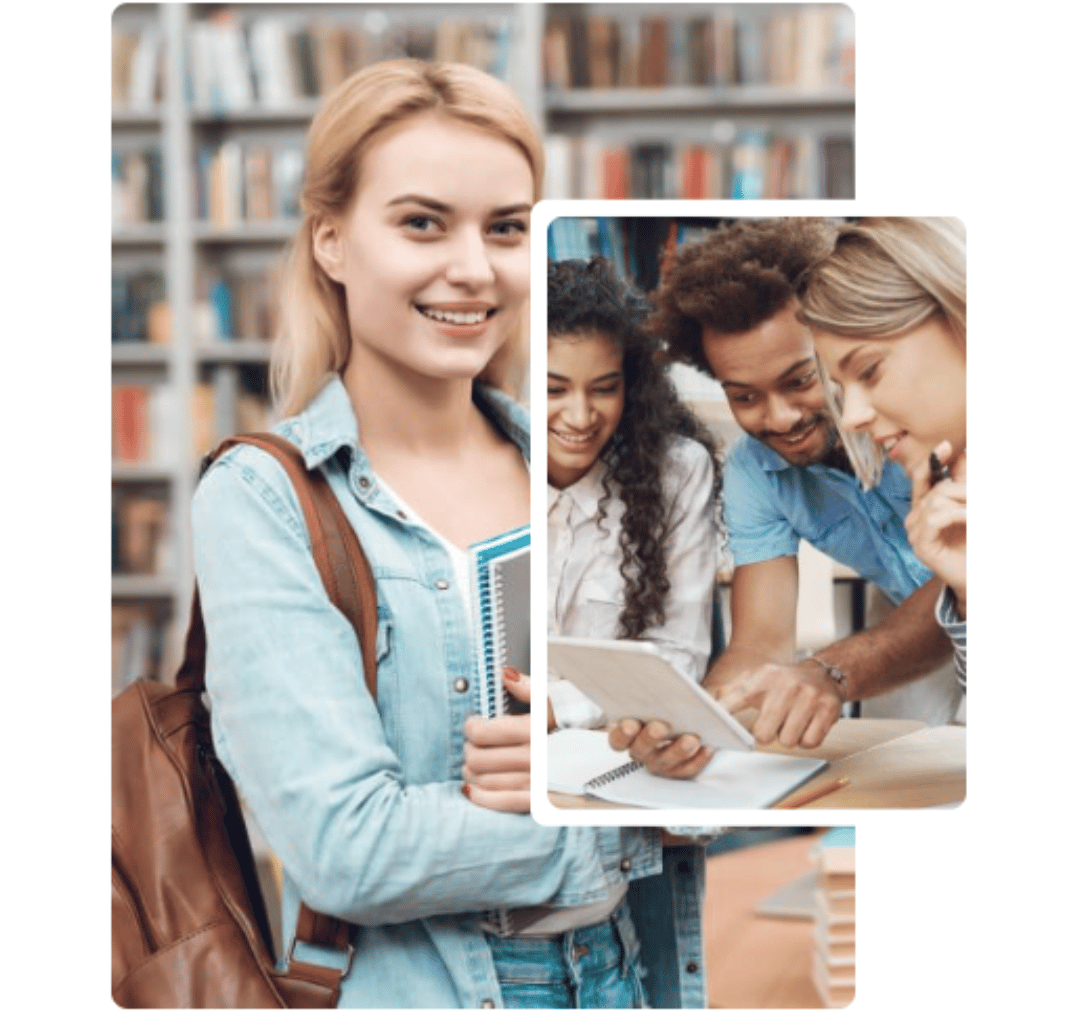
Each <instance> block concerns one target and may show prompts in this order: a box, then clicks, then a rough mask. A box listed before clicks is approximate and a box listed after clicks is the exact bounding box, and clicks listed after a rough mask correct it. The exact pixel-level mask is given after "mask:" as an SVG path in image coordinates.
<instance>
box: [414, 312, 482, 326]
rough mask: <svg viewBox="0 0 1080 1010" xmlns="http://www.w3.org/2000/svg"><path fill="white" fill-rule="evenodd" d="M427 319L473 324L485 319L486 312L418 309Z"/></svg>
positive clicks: (461, 324) (466, 324)
mask: <svg viewBox="0 0 1080 1010" xmlns="http://www.w3.org/2000/svg"><path fill="white" fill-rule="evenodd" d="M420 311H421V313H423V314H424V315H425V316H427V317H428V318H429V319H437V320H438V321H439V322H440V323H454V324H455V325H456V326H470V325H471V326H475V325H476V324H477V323H482V322H483V321H484V320H485V319H487V317H488V314H487V312H443V311H441V310H440V309H420Z"/></svg>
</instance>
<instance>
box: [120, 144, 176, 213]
mask: <svg viewBox="0 0 1080 1010" xmlns="http://www.w3.org/2000/svg"><path fill="white" fill-rule="evenodd" d="M164 219H165V193H164V173H163V170H162V156H161V150H160V149H159V148H157V147H146V148H143V149H141V150H121V149H116V148H114V149H113V152H112V223H113V225H114V226H118V225H119V226H124V225H136V224H145V223H146V222H148V221H163V220H164Z"/></svg>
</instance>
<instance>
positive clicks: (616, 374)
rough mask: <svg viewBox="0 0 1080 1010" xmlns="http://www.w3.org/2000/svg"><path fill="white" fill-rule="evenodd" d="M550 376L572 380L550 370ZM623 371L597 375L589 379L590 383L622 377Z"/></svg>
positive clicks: (567, 380) (557, 379) (555, 378)
mask: <svg viewBox="0 0 1080 1010" xmlns="http://www.w3.org/2000/svg"><path fill="white" fill-rule="evenodd" d="M547 374H548V378H549V379H554V380H555V381H556V382H570V381H571V380H570V379H569V378H568V377H567V376H565V375H559V373H558V372H548V373H547ZM622 374H623V373H622V372H608V373H607V375H600V376H597V378H595V379H590V380H589V385H593V384H594V383H597V382H610V381H611V380H612V379H621V378H622Z"/></svg>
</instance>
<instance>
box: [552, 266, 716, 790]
mask: <svg viewBox="0 0 1080 1010" xmlns="http://www.w3.org/2000/svg"><path fill="white" fill-rule="evenodd" d="M645 315H646V305H645V302H644V299H642V298H641V297H640V296H639V295H637V294H636V293H635V292H634V291H633V290H632V289H630V288H628V287H627V286H626V285H624V284H623V283H622V282H621V281H620V280H619V279H618V277H617V276H616V275H615V272H614V270H613V269H612V267H611V266H610V265H609V264H608V263H607V262H606V261H605V260H603V259H601V258H595V259H593V260H591V261H589V262H585V261H583V260H573V261H565V262H562V263H553V264H551V265H549V267H548V420H547V449H548V632H549V633H550V634H559V635H572V636H577V637H587V638H612V639H614V638H624V639H643V640H648V641H651V642H653V643H654V644H656V645H657V647H658V648H659V649H660V651H661V652H662V653H663V654H664V656H665V657H666V658H667V659H668V660H669V662H671V664H672V665H673V666H675V667H676V668H677V669H679V670H681V671H683V672H684V673H686V674H687V675H689V676H691V677H693V678H694V679H695V680H697V681H700V680H701V678H702V677H703V676H704V674H705V667H706V664H707V662H708V659H709V650H710V642H711V627H712V593H713V585H714V581H715V577H716V569H717V566H718V563H719V526H718V520H717V514H718V501H719V491H720V477H719V468H718V466H717V465H716V463H715V460H714V456H715V453H716V446H715V444H714V442H713V439H712V437H711V436H710V434H709V432H708V430H707V429H706V428H705V427H704V426H703V425H702V424H701V422H699V421H698V420H697V419H696V418H695V417H694V415H693V414H692V413H691V412H690V410H689V409H688V408H687V407H686V406H685V405H684V404H682V403H681V402H680V400H679V398H678V395H677V394H676V392H675V388H674V385H673V384H672V382H671V379H670V377H669V375H668V373H667V371H666V369H665V367H664V365H663V363H662V362H661V359H660V347H659V344H658V343H657V342H656V341H655V340H654V339H653V338H652V337H650V336H649V335H647V334H646V333H645V331H644V329H643V327H642V323H643V322H644V318H645ZM601 721H602V716H601V713H600V710H599V709H598V708H597V707H596V706H595V705H593V704H592V703H591V702H590V701H589V700H588V699H587V698H585V697H584V695H582V694H581V693H580V692H579V691H578V690H577V689H576V688H575V687H574V686H573V685H572V684H570V683H568V682H566V681H561V680H557V679H553V680H552V682H551V685H550V693H549V710H548V726H549V728H552V729H553V728H555V727H565V726H596V725H599V724H601ZM650 731H652V732H655V733H656V734H658V735H660V736H664V735H666V727H663V726H662V724H650ZM684 743H688V744H689V745H690V747H691V749H689V750H684V749H683V744H684ZM665 751H666V753H667V754H668V757H667V759H666V761H665V762H664V767H663V769H657V770H662V771H663V772H664V773H665V774H669V775H678V776H682V775H687V776H689V775H696V774H697V773H698V772H699V771H700V770H701V768H703V767H704V765H705V764H706V762H707V761H708V759H709V757H710V754H709V752H708V750H707V749H705V748H702V747H700V746H699V744H698V743H697V741H696V740H692V739H690V738H687V740H685V741H684V740H682V739H680V740H677V741H674V746H671V747H668V748H666V749H665Z"/></svg>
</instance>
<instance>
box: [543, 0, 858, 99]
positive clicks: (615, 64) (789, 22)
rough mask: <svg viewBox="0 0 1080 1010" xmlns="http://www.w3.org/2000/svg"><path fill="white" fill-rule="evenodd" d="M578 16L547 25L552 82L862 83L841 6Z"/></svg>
mask: <svg viewBox="0 0 1080 1010" xmlns="http://www.w3.org/2000/svg"><path fill="white" fill-rule="evenodd" d="M611 9H612V8H606V9H605V12H604V13H603V14H601V13H599V11H597V12H596V13H589V14H571V15H569V16H565V17H560V18H558V19H557V20H554V21H552V22H551V23H550V24H549V25H548V26H547V28H546V29H545V31H544V51H543V62H544V82H545V84H546V86H547V87H548V88H552V89H564V90H565V89H570V88H620V87H679V86H683V87H686V86H689V87H695V86H696V87H731V86H738V85H759V84H769V85H776V86H787V87H793V88H799V89H805V90H815V89H821V88H826V87H836V86H845V87H854V83H855V22H854V15H853V14H852V12H851V10H850V8H848V7H846V6H844V5H842V4H822V5H810V4H807V5H792V6H790V7H789V8H788V9H786V10H776V11H773V12H771V13H768V14H767V15H766V16H762V15H761V13H760V12H756V11H753V9H752V8H746V7H744V8H743V9H742V10H741V11H739V10H737V9H733V8H732V7H730V6H729V7H727V8H726V9H725V8H723V7H718V8H714V12H713V13H712V14H710V15H705V16H701V15H696V14H695V15H693V16H689V17H687V16H685V15H680V14H678V13H675V14H662V15H661V14H656V13H653V14H651V15H650V16H646V17H641V16H640V15H634V14H632V13H625V10H626V9H625V8H624V9H623V10H624V13H622V14H619V13H616V14H614V15H610V14H608V13H607V11H608V10H611Z"/></svg>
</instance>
